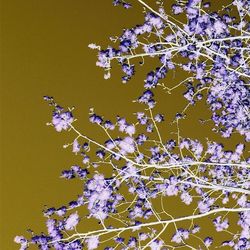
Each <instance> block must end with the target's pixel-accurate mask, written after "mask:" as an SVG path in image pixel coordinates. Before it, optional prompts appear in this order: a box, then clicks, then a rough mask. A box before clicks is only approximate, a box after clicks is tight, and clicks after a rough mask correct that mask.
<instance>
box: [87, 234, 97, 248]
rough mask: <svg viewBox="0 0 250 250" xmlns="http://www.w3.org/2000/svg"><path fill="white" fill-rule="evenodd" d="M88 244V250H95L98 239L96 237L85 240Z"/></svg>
mask: <svg viewBox="0 0 250 250" xmlns="http://www.w3.org/2000/svg"><path fill="white" fill-rule="evenodd" d="M86 242H87V243H88V245H87V246H88V250H92V249H96V248H97V247H98V245H99V237H98V236H92V237H90V238H88V239H87V240H86Z"/></svg>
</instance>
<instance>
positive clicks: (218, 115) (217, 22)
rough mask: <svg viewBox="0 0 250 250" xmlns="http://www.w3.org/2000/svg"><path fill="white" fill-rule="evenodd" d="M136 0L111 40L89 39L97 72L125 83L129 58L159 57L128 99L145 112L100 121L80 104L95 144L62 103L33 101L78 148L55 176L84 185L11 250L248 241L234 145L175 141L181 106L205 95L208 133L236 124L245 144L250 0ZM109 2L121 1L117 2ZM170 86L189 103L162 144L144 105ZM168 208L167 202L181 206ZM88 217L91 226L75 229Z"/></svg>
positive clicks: (249, 185)
mask: <svg viewBox="0 0 250 250" xmlns="http://www.w3.org/2000/svg"><path fill="white" fill-rule="evenodd" d="M135 2H138V3H140V4H141V5H142V6H143V8H144V13H145V22H144V23H143V24H140V25H136V26H135V27H134V28H130V29H126V30H124V31H123V33H122V35H121V36H119V37H112V38H111V40H112V41H113V42H114V43H115V44H117V47H116V48H113V47H108V48H107V49H105V50H103V49H101V47H100V46H98V45H96V44H90V45H89V47H90V48H92V49H98V50H99V53H98V61H97V66H100V67H102V68H104V70H105V75H104V77H105V78H109V77H110V76H111V63H112V62H113V61H117V62H118V63H119V64H120V65H121V68H122V71H123V72H124V73H125V75H124V76H123V77H122V81H123V82H124V83H126V82H128V81H129V80H130V79H131V77H132V76H133V75H134V73H135V65H134V64H132V62H135V63H137V59H139V64H141V65H143V63H144V60H146V59H147V58H148V57H155V58H157V59H159V64H160V65H159V66H158V67H157V68H155V69H153V70H152V71H150V72H149V73H148V74H147V76H146V79H145V85H144V87H145V89H144V90H143V93H142V94H141V95H140V96H139V97H138V98H137V102H139V103H142V106H143V107H144V108H142V110H140V111H138V112H136V113H135V118H134V120H133V121H129V120H128V119H126V118H124V117H117V119H116V120H115V121H111V120H109V119H106V118H105V117H103V116H101V115H99V114H96V113H95V112H94V110H93V109H91V110H90V113H89V120H90V122H91V123H93V124H95V125H97V126H99V127H100V130H102V131H103V132H104V133H105V134H106V137H107V139H106V141H104V142H99V141H97V140H96V139H93V138H90V137H89V136H87V135H85V134H83V133H82V132H81V131H80V129H78V128H77V127H76V126H75V120H76V119H75V118H74V116H73V109H69V108H68V109H66V108H63V107H61V106H60V105H58V104H57V103H56V102H55V100H54V99H53V98H52V97H49V96H46V97H44V99H45V100H46V101H47V102H48V103H49V105H50V106H51V107H52V109H53V114H52V121H51V123H49V124H48V125H51V126H53V127H54V128H55V129H56V131H58V132H61V131H68V132H70V133H73V134H74V140H73V141H72V142H71V143H69V144H67V145H65V148H67V147H71V148H72V151H73V153H75V154H79V155H81V156H82V164H83V165H82V166H80V165H74V166H72V167H71V168H69V169H68V170H64V171H62V174H61V177H62V178H65V179H72V178H79V179H80V180H82V181H83V184H84V187H83V190H82V191H81V193H80V194H79V196H78V198H77V199H75V200H72V201H70V202H69V204H68V205H63V206H61V207H59V208H54V207H52V208H48V209H46V210H45V211H44V215H45V217H46V218H47V219H46V225H47V229H48V232H47V233H41V234H36V233H34V232H32V231H31V238H30V239H26V238H25V237H23V236H16V238H15V241H16V242H17V243H19V244H20V245H21V248H20V249H22V250H25V249H28V248H29V246H31V245H34V246H38V247H39V249H42V250H47V249H58V250H66V249H67V250H70V249H72V250H73V249H84V248H87V249H98V248H99V249H106V250H113V249H153V250H158V249H159V250H160V249H178V248H183V249H185V248H186V249H215V248H216V247H217V246H218V247H230V249H241V250H245V249H250V201H249V195H250V165H249V163H250V158H247V156H246V153H244V150H245V145H244V144H243V143H239V144H238V145H237V146H236V147H235V148H234V149H233V150H231V151H228V150H225V149H224V147H223V145H222V144H220V143H217V142H212V141H210V140H207V143H206V145H202V143H201V142H200V141H198V140H196V139H190V138H183V137H182V136H181V135H180V131H179V126H180V122H181V120H182V119H183V118H186V119H188V113H187V110H188V108H189V107H190V106H194V105H195V103H196V102H197V101H198V100H200V99H202V98H206V102H207V104H208V107H209V109H210V110H211V111H212V118H211V120H212V121H213V122H214V131H217V132H220V133H221V134H222V136H223V137H228V138H230V137H231V134H232V133H234V132H237V133H240V134H241V135H242V136H243V138H244V139H245V141H249V140H250V131H249V129H250V119H249V97H250V91H249V76H250V68H249V58H250V55H249V51H250V48H249V46H248V41H249V39H250V25H249V10H250V4H249V1H247V0H234V1H227V2H229V3H227V6H225V7H224V8H223V9H222V10H219V11H218V10H217V11H216V12H214V11H213V10H212V6H210V3H208V2H203V1H201V0H189V1H175V3H174V4H173V5H172V8H171V10H169V9H167V8H164V5H163V1H156V3H154V6H149V5H148V4H147V3H146V2H144V1H142V0H135ZM113 3H114V5H123V6H124V7H125V8H130V7H131V4H130V3H128V2H125V1H123V0H115V1H113ZM168 12H172V13H168ZM183 20H185V21H183ZM177 68H178V70H184V71H187V72H188V74H189V77H188V78H186V79H183V81H182V82H177V83H175V85H174V86H169V85H168V84H165V83H164V78H165V77H166V75H167V74H168V72H170V71H174V70H177ZM181 85H185V86H186V87H187V90H186V92H185V93H184V94H183V95H184V97H185V98H186V99H187V100H188V104H187V106H186V107H184V109H183V110H182V111H180V112H178V113H177V114H176V116H175V119H174V123H175V124H176V129H177V133H176V136H175V137H174V138H172V139H168V140H166V138H164V137H163V133H165V131H161V129H160V128H161V127H162V126H161V124H163V123H166V122H167V121H166V120H165V119H164V115H163V114H161V113H157V112H156V111H155V106H156V101H155V97H154V92H153V91H154V88H156V87H158V88H162V89H163V90H164V91H166V92H168V93H172V91H174V90H175V89H177V88H178V87H179V86H181ZM165 111H166V110H165ZM168 122H169V121H168ZM245 151H246V150H245ZM104 169H105V171H104ZM104 172H105V174H104ZM169 204H178V207H181V208H182V209H181V211H180V213H178V211H173V207H172V206H170V205H169ZM177 210H178V209H177ZM92 219H93V220H97V221H98V222H99V224H98V226H97V227H96V228H86V226H85V224H86V223H87V222H88V221H89V220H92ZM204 221H205V224H204ZM208 228H213V230H214V232H215V233H216V235H217V236H216V237H212V235H214V234H213V233H212V231H211V230H208ZM208 231H209V233H210V232H211V234H208V233H207V232H208ZM218 232H220V234H218ZM222 239H223V240H222Z"/></svg>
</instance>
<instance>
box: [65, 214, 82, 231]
mask: <svg viewBox="0 0 250 250" xmlns="http://www.w3.org/2000/svg"><path fill="white" fill-rule="evenodd" d="M79 220H80V219H79V215H78V213H77V212H75V213H73V214H71V215H70V216H69V217H68V218H67V219H66V221H65V229H66V230H73V229H74V228H75V227H76V225H77V224H78V223H79Z"/></svg>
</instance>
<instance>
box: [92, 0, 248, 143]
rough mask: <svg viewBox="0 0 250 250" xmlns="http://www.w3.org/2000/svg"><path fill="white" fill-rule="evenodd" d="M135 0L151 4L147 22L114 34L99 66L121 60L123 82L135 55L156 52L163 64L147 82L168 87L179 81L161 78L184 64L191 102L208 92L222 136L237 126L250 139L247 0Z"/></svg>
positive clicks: (143, 56)
mask: <svg viewBox="0 0 250 250" xmlns="http://www.w3.org/2000/svg"><path fill="white" fill-rule="evenodd" d="M137 2H139V3H141V4H142V5H143V6H144V7H145V9H146V10H147V12H146V14H145V21H144V23H143V24H140V25H136V26H135V27H133V28H130V29H125V30H124V31H123V33H122V35H121V36H119V37H117V38H116V39H113V38H111V40H112V41H114V42H115V43H116V44H117V46H115V47H114V48H113V47H111V46H110V47H108V48H107V49H105V50H100V51H99V55H98V61H97V66H99V67H102V68H104V69H105V70H106V71H107V72H109V71H110V69H111V62H112V61H113V60H117V61H118V63H119V64H120V65H121V67H122V70H123V72H124V73H125V76H123V77H122V81H123V82H124V83H125V82H127V81H129V80H130V79H131V77H132V76H133V75H134V73H135V65H133V64H131V62H132V61H133V60H135V59H136V58H139V59H140V60H142V61H144V59H146V57H155V58H158V59H159V66H158V67H156V68H155V69H154V70H152V71H150V72H149V73H148V74H147V76H146V79H145V84H144V87H145V88H146V89H153V88H155V87H157V86H163V87H164V89H167V90H169V91H170V92H171V90H172V89H175V87H172V88H171V87H168V86H167V85H165V83H163V82H164V78H165V76H166V75H167V74H168V72H169V71H173V70H184V71H186V72H187V73H189V74H190V75H191V76H190V77H189V78H187V79H185V80H184V81H183V82H182V85H184V84H185V85H186V87H187V91H186V92H185V93H183V95H184V97H185V98H186V99H187V101H188V102H189V104H191V105H194V104H195V103H196V102H197V101H199V100H201V99H202V98H203V95H204V94H205V96H204V97H205V98H206V100H207V104H208V106H209V108H210V110H211V111H212V117H211V119H212V120H213V121H214V123H215V126H216V129H217V130H218V131H219V132H221V134H222V136H223V137H230V135H231V134H232V133H233V132H234V131H237V132H238V133H240V134H241V135H243V136H244V137H245V139H246V141H250V135H249V130H250V116H249V99H250V90H249V78H250V63H249V60H248V58H249V57H250V54H249V52H250V49H249V40H250V25H249V11H250V7H249V6H250V4H249V1H247V0H234V1H229V2H230V3H228V2H227V7H226V8H225V9H224V10H220V11H218V12H213V11H212V8H210V7H213V6H212V5H213V4H215V3H214V2H213V1H211V3H209V2H207V1H202V0H197V1H194V0H193V1H192V0H188V1H175V2H176V3H175V4H173V5H172V13H169V10H168V9H164V6H163V1H156V2H157V3H158V5H159V6H158V10H157V9H156V10H155V9H153V8H151V7H150V6H149V5H147V3H146V2H144V1H142V0H138V1H137ZM210 5H211V6H210ZM235 12H236V13H237V14H236V13H235ZM235 14H236V15H235ZM184 15H185V22H183V20H184ZM179 16H180V18H179ZM179 19H180V20H179ZM92 48H97V46H96V47H93V46H92ZM98 48H100V47H98ZM109 75H110V74H109ZM176 86H180V85H179V84H177V85H176ZM185 111H186V109H184V112H185Z"/></svg>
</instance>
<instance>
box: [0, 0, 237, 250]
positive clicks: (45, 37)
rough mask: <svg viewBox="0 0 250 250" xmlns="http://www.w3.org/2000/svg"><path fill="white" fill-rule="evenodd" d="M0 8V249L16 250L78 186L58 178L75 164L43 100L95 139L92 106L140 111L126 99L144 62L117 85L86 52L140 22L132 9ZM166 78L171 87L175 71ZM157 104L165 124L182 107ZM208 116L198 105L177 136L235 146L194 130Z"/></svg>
mask: <svg viewBox="0 0 250 250" xmlns="http://www.w3.org/2000/svg"><path fill="white" fill-rule="evenodd" d="M148 2H150V1H148ZM1 5H2V6H1V151H0V152H1V176H0V178H1V179H0V181H1V197H0V202H1V214H0V215H1V216H0V217H1V222H0V225H1V231H0V235H1V236H0V237H1V238H0V249H2V250H14V249H18V246H17V245H16V244H15V243H13V238H14V236H15V235H22V234H25V230H26V229H28V228H32V229H33V230H35V231H37V232H40V231H43V230H45V226H44V222H45V220H44V218H43V216H42V209H43V206H44V205H45V204H47V205H48V206H60V205H62V204H67V202H68V201H70V200H71V199H72V198H74V197H75V196H76V195H77V194H78V193H80V190H81V188H82V183H80V182H78V181H71V182H69V181H68V182H67V181H65V180H62V179H60V178H58V177H59V175H60V172H61V170H63V169H66V168H69V167H70V166H71V165H73V164H74V163H75V162H76V161H75V156H74V155H73V154H72V153H71V152H70V150H68V149H63V147H62V145H63V144H64V143H68V142H70V138H71V137H70V136H69V135H68V134H67V133H61V134H60V133H57V132H56V131H55V130H54V129H52V128H51V127H47V126H46V122H48V121H50V119H51V110H50V108H49V107H48V105H47V104H46V103H45V102H44V101H43V98H42V97H43V96H44V95H50V96H54V97H55V99H56V101H57V102H59V103H60V104H61V105H63V106H70V107H72V106H75V107H76V109H75V115H76V117H77V119H78V121H77V126H78V128H80V130H81V131H84V133H86V134H87V135H89V136H92V137H97V138H98V137H99V139H100V141H101V139H103V138H104V137H103V136H102V135H101V134H99V130H98V129H97V128H95V126H93V125H90V124H89V122H88V109H89V108H90V107H95V109H96V111H97V113H100V114H102V115H105V116H106V117H107V118H114V117H115V115H117V114H120V115H131V114H132V113H133V112H135V111H138V110H142V107H141V106H138V105H136V104H134V103H132V100H133V99H135V98H136V97H138V96H139V94H140V93H141V90H142V86H143V77H144V76H145V74H146V72H147V71H146V69H147V68H150V64H151V62H149V63H148V64H147V63H146V65H145V67H144V68H143V69H142V70H141V72H138V75H137V76H136V77H135V79H134V80H132V81H131V82H130V83H129V84H127V85H124V84H121V83H120V82H121V80H120V76H121V72H120V70H119V69H118V67H117V66H114V70H113V71H112V78H111V79H110V80H108V81H105V80H104V79H103V71H102V70H101V69H100V68H97V67H96V66H95V62H96V51H93V50H90V49H89V48H88V47H87V45H88V44H89V43H91V42H94V43H97V44H101V45H103V46H107V45H108V44H110V43H111V42H110V41H109V39H108V37H109V36H111V35H119V34H120V33H121V31H122V29H123V28H125V27H132V26H133V24H135V23H136V22H139V23H140V22H142V20H143V14H142V8H141V6H139V5H137V4H135V5H134V8H132V9H129V10H124V9H123V8H121V7H113V6H112V4H111V0H96V1H94V0H89V1H86V0H71V1H69V0H24V1H20V0H5V1H2V4H1ZM138 71H140V69H139V70H138ZM169 77H170V78H169V81H171V82H173V81H176V79H181V78H182V73H179V72H176V73H175V74H172V75H171V74H170V76H169ZM159 95H161V97H162V96H163V94H159ZM162 100H163V102H161V105H160V106H158V107H161V110H164V112H165V113H166V114H168V115H167V118H169V121H170V120H171V119H172V116H173V114H174V112H175V111H176V109H178V108H180V107H183V105H184V104H185V101H184V100H183V98H182V97H181V94H180V93H179V95H173V96H170V95H164V97H162ZM138 107H140V108H138ZM162 108H163V109H162ZM169 114H171V115H169ZM207 114H208V116H209V114H210V113H209V112H208V111H207V109H206V108H204V103H202V102H201V103H200V104H199V105H198V108H197V109H196V111H195V112H193V113H191V114H190V119H191V120H190V121H189V122H184V123H185V124H184V125H183V126H182V135H183V136H190V137H192V138H199V139H201V140H204V139H205V137H209V138H212V139H214V140H217V141H224V142H226V143H227V144H228V146H229V147H231V146H234V145H235V144H236V142H237V141H238V140H239V139H238V138H237V137H235V138H233V144H232V141H230V142H229V141H228V140H221V138H220V136H218V135H216V134H213V133H211V128H212V126H211V124H205V125H203V126H201V124H200V123H199V122H198V118H199V117H201V116H203V117H206V116H207ZM170 118H171V119H170ZM173 131H174V130H173ZM166 134H168V131H166ZM168 136H170V137H171V135H169V134H168ZM71 139H72V138H71Z"/></svg>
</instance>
